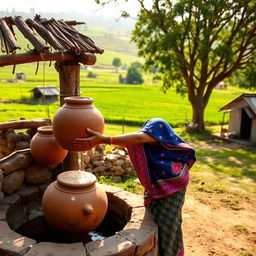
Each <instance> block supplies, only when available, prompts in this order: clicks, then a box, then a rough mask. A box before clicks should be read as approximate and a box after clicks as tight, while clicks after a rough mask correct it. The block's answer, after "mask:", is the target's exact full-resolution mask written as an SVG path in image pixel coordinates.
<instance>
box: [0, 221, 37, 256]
mask: <svg viewBox="0 0 256 256" xmlns="http://www.w3.org/2000/svg"><path fill="white" fill-rule="evenodd" d="M0 230H1V232H0V241H1V243H0V255H3V256H23V255H24V254H25V253H26V252H28V251H29V250H30V249H31V248H32V246H33V245H34V244H36V241H35V240H33V239H30V238H27V237H24V236H21V235H19V234H18V233H16V232H14V231H13V230H11V229H10V228H9V226H8V224H7V222H5V221H0Z"/></svg>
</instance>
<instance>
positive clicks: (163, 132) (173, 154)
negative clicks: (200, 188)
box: [127, 118, 196, 205]
mask: <svg viewBox="0 0 256 256" xmlns="http://www.w3.org/2000/svg"><path fill="white" fill-rule="evenodd" d="M141 131H142V132H144V133H146V134H148V135H150V136H152V137H153V138H155V139H156V140H157V141H158V142H159V143H156V144H149V143H145V144H134V145H127V149H128V152H129V155H130V158H131V161H132V163H133V165H134V168H135V169H136V172H137V175H138V178H139V180H140V182H141V184H142V185H143V186H144V188H145V191H146V193H145V205H148V204H149V203H150V202H151V200H152V199H153V198H163V197H165V196H167V195H170V194H172V193H175V192H177V191H180V190H182V189H184V188H185V187H186V186H187V184H188V182H189V172H188V171H189V169H190V168H191V167H192V165H193V164H194V162H195V161H196V158H195V151H194V149H193V148H192V147H190V146H189V145H188V144H187V143H186V142H185V141H183V140H182V139H181V138H180V137H179V136H178V135H177V134H176V133H175V131H174V130H173V129H172V127H171V126H170V125H169V124H168V123H167V122H166V121H165V120H163V119H161V118H153V119H150V120H148V121H147V122H146V123H145V124H144V125H143V127H142V129H141Z"/></svg>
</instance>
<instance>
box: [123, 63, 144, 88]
mask: <svg viewBox="0 0 256 256" xmlns="http://www.w3.org/2000/svg"><path fill="white" fill-rule="evenodd" d="M126 82H127V83H128V84H142V83H143V82H144V80H143V78H142V75H141V73H140V72H139V69H138V68H137V67H136V65H133V64H132V65H131V66H130V67H129V68H128V71H127V77H126Z"/></svg>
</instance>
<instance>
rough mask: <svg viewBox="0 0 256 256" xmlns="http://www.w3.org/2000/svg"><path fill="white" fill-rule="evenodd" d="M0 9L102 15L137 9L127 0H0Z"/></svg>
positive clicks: (136, 5)
mask: <svg viewBox="0 0 256 256" xmlns="http://www.w3.org/2000/svg"><path fill="white" fill-rule="evenodd" d="M0 2H1V3H0V10H2V11H6V10H8V11H12V10H13V8H15V10H16V11H23V12H29V11H30V9H31V8H32V9H35V13H37V12H79V13H85V14H86V13H96V14H102V15H104V16H118V15H120V10H121V9H123V10H126V11H129V12H131V13H132V14H135V13H136V11H137V10H138V7H139V5H138V2H137V1H136V0H129V4H128V3H125V1H122V3H121V4H119V5H118V6H116V5H114V4H110V5H108V6H105V7H103V8H102V7H101V6H99V5H97V4H95V2H94V0H69V1H67V0H0ZM119 2H120V1H119Z"/></svg>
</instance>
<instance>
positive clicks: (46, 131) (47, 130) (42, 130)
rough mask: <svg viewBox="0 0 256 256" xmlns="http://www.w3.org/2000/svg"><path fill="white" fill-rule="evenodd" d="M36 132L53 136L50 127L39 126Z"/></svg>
mask: <svg viewBox="0 0 256 256" xmlns="http://www.w3.org/2000/svg"><path fill="white" fill-rule="evenodd" d="M37 131H38V132H39V133H43V134H53V130H52V125H46V126H40V127H38V128H37Z"/></svg>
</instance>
